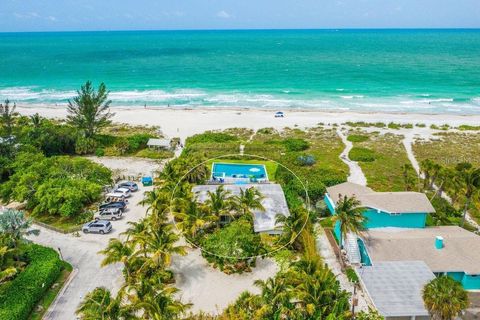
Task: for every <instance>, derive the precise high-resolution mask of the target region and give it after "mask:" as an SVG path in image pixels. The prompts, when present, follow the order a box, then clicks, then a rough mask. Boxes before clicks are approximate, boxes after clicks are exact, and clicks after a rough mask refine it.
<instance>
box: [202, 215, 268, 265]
mask: <svg viewBox="0 0 480 320" xmlns="http://www.w3.org/2000/svg"><path fill="white" fill-rule="evenodd" d="M202 247H203V249H204V250H202V255H203V256H204V257H205V258H206V259H207V261H208V262H210V263H213V264H214V266H215V267H218V268H219V269H220V270H222V271H224V272H226V273H234V272H243V271H250V267H251V266H253V265H254V264H255V259H249V257H253V256H256V255H258V254H259V253H260V251H261V249H262V243H261V239H260V236H259V235H258V234H256V233H255V232H254V231H253V226H252V224H251V222H250V221H248V219H247V218H240V219H238V220H236V221H234V222H232V223H230V224H229V225H228V226H226V227H225V228H223V229H219V230H217V231H215V232H214V233H211V234H209V235H207V236H206V237H205V239H203V241H202ZM208 252H211V253H214V254H215V255H213V254H209V253H208Z"/></svg>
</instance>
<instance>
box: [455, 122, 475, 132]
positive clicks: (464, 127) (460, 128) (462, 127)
mask: <svg viewBox="0 0 480 320" xmlns="http://www.w3.org/2000/svg"><path fill="white" fill-rule="evenodd" d="M458 130H472V131H478V130H480V126H471V125H467V124H462V125H461V126H459V127H458Z"/></svg>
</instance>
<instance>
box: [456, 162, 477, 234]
mask: <svg viewBox="0 0 480 320" xmlns="http://www.w3.org/2000/svg"><path fill="white" fill-rule="evenodd" d="M460 179H461V181H462V182H463V183H462V184H463V190H464V192H463V195H464V196H465V204H464V207H463V218H462V223H461V226H462V227H463V225H464V224H465V219H466V216H467V212H468V209H469V208H470V204H471V202H472V199H473V198H474V197H475V196H476V195H477V194H478V193H479V192H480V168H476V169H475V168H470V169H467V170H463V171H460Z"/></svg>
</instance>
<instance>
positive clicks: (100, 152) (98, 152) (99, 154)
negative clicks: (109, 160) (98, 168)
mask: <svg viewBox="0 0 480 320" xmlns="http://www.w3.org/2000/svg"><path fill="white" fill-rule="evenodd" d="M95 155H96V156H97V157H103V156H104V155H105V149H103V148H97V150H95Z"/></svg>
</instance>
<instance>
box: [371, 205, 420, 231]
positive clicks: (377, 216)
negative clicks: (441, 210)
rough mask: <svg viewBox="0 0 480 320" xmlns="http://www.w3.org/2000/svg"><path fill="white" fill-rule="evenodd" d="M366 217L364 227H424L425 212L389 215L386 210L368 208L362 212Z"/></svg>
mask: <svg viewBox="0 0 480 320" xmlns="http://www.w3.org/2000/svg"><path fill="white" fill-rule="evenodd" d="M364 215H365V217H366V218H367V223H366V225H365V226H366V227H367V229H371V228H384V227H396V228H425V222H426V219H427V214H426V213H403V214H399V215H391V214H389V213H386V212H382V211H380V212H379V211H377V210H375V209H368V210H366V211H365V212H364Z"/></svg>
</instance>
